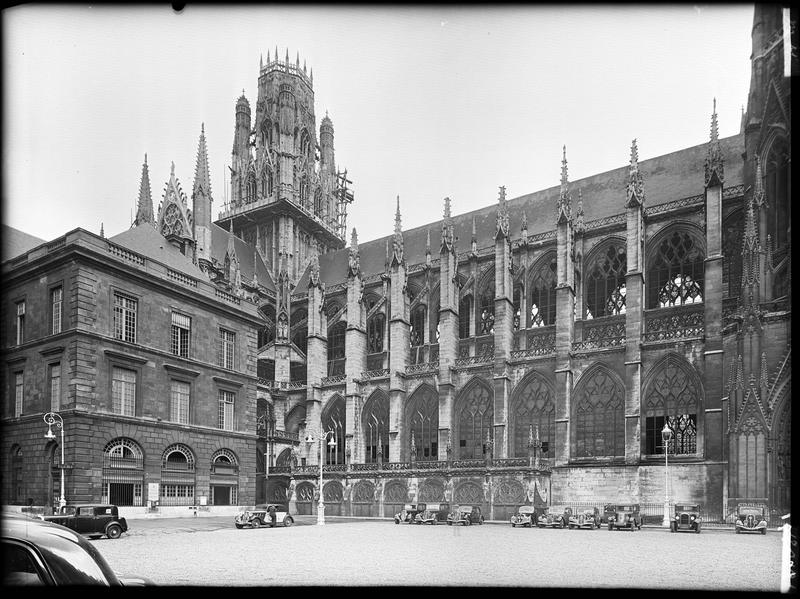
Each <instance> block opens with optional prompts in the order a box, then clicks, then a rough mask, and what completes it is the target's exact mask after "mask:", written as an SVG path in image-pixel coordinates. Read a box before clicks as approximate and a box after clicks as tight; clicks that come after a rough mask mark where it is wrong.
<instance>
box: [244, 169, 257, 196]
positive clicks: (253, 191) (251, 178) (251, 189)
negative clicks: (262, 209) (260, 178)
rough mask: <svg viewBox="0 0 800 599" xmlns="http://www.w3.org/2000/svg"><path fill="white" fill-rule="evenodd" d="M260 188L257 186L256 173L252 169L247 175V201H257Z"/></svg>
mask: <svg viewBox="0 0 800 599" xmlns="http://www.w3.org/2000/svg"><path fill="white" fill-rule="evenodd" d="M257 194H258V190H257V188H256V175H255V173H253V172H252V171H251V172H250V173H248V175H247V187H246V196H245V202H246V203H248V204H250V203H251V202H255V201H256V198H257Z"/></svg>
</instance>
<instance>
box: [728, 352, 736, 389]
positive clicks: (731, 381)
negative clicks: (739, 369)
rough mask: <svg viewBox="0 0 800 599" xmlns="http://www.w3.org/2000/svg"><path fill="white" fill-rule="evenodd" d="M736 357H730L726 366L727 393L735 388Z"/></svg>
mask: <svg viewBox="0 0 800 599" xmlns="http://www.w3.org/2000/svg"><path fill="white" fill-rule="evenodd" d="M735 381H736V358H734V357H731V365H730V368H728V387H727V391H728V393H731V392H732V391H733V390H734V389H735V384H736V382H735Z"/></svg>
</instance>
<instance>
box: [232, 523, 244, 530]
mask: <svg viewBox="0 0 800 599" xmlns="http://www.w3.org/2000/svg"><path fill="white" fill-rule="evenodd" d="M234 526H236V528H240V529H241V528H244V526H242V525H241V524H239V523H238V522H237V523H236V524H234Z"/></svg>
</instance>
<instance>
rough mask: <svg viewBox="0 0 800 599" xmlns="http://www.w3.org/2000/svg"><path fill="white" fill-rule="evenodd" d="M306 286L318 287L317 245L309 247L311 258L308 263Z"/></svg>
mask: <svg viewBox="0 0 800 599" xmlns="http://www.w3.org/2000/svg"><path fill="white" fill-rule="evenodd" d="M308 286H309V287H319V253H318V252H317V244H313V245H312V247H311V258H310V259H309V261H308Z"/></svg>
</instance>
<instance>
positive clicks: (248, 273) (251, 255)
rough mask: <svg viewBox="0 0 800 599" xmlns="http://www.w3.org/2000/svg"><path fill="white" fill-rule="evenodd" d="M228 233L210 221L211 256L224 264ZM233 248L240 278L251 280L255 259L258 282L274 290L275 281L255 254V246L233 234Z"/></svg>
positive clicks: (259, 257)
mask: <svg viewBox="0 0 800 599" xmlns="http://www.w3.org/2000/svg"><path fill="white" fill-rule="evenodd" d="M229 235H230V233H229V232H228V231H226V230H225V229H223V228H222V227H220V226H219V225H217V224H214V223H211V257H212V258H214V259H215V260H217V261H218V262H219V263H220V264H225V254H226V253H227V252H228V237H229ZM233 249H234V250H235V251H236V257H237V258H238V259H239V268H240V270H241V273H242V279H244V280H247V281H252V280H253V270H254V261H255V272H256V274H257V275H258V284H259V285H261V286H263V287H266V288H267V289H269V290H270V291H275V290H276V287H275V282H274V281H273V280H272V276H271V275H270V274H269V270H267V266H266V264H264V261H263V260H262V258H261V256H260V255H256V252H255V248H253V246H252V245H250V244H249V243H245V242H244V240H242V239H239V238H238V237H236V236H235V235H234V236H233Z"/></svg>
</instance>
